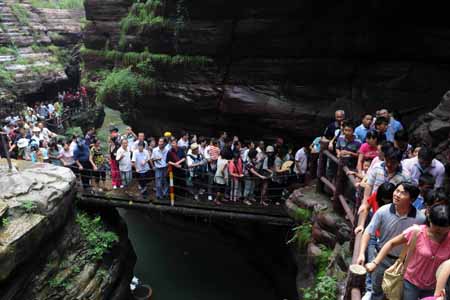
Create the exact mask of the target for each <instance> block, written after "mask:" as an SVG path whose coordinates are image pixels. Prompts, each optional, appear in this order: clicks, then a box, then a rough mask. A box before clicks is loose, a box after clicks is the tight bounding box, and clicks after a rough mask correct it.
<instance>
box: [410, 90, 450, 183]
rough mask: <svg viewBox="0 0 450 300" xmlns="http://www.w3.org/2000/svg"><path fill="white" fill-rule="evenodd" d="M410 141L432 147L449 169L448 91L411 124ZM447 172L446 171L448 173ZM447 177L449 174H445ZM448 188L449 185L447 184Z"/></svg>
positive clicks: (449, 115) (449, 111) (449, 112)
mask: <svg viewBox="0 0 450 300" xmlns="http://www.w3.org/2000/svg"><path fill="white" fill-rule="evenodd" d="M411 132H412V142H413V143H416V144H417V145H420V144H426V145H428V146H431V147H433V149H434V150H435V152H436V154H437V158H438V159H439V160H440V161H441V162H443V163H444V164H445V165H446V168H447V171H448V172H449V171H450V91H447V92H446V93H445V94H444V95H443V96H442V100H441V103H440V104H439V105H438V106H437V107H436V108H435V109H434V110H432V111H431V112H429V113H427V114H424V115H422V116H420V117H419V118H418V119H417V121H416V122H414V124H413V125H412V126H411ZM448 172H447V173H448ZM447 177H449V176H447ZM449 188H450V186H449Z"/></svg>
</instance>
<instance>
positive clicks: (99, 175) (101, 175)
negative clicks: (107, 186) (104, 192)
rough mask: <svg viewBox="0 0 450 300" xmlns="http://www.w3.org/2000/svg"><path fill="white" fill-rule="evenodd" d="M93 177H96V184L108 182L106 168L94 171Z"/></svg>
mask: <svg viewBox="0 0 450 300" xmlns="http://www.w3.org/2000/svg"><path fill="white" fill-rule="evenodd" d="M92 177H94V179H95V182H96V183H99V182H100V180H101V181H106V170H105V168H104V167H100V168H98V169H97V171H92Z"/></svg>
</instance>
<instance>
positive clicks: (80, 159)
mask: <svg viewBox="0 0 450 300" xmlns="http://www.w3.org/2000/svg"><path fill="white" fill-rule="evenodd" d="M73 159H74V160H75V163H76V165H77V166H78V170H79V172H80V177H81V183H82V185H83V188H84V189H88V188H89V187H90V185H89V181H90V178H91V170H92V168H93V166H92V164H91V161H90V153H89V146H88V145H86V144H85V142H84V139H82V138H78V140H77V147H76V149H75V151H74V152H73Z"/></svg>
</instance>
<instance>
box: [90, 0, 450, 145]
mask: <svg viewBox="0 0 450 300" xmlns="http://www.w3.org/2000/svg"><path fill="white" fill-rule="evenodd" d="M132 2H133V1H131V0H109V1H103V0H87V1H86V4H85V8H86V17H87V20H88V24H87V27H86V31H85V38H84V42H85V46H86V48H87V49H89V50H94V51H99V52H100V51H103V50H105V49H108V50H111V49H119V50H120V51H122V52H123V53H132V52H135V53H142V52H143V51H147V52H149V53H152V54H158V55H160V54H163V55H169V56H170V57H172V58H173V56H174V55H179V56H182V57H191V58H192V57H194V56H196V57H198V56H200V57H204V58H207V59H209V60H210V61H209V63H207V64H195V63H194V64H189V63H188V64H183V65H181V66H180V65H179V64H176V63H172V64H171V63H167V64H164V65H159V64H157V63H156V64H154V65H153V66H152V67H153V68H154V74H153V75H152V77H153V78H154V79H155V80H157V81H158V82H159V85H158V87H157V88H156V91H155V92H154V93H150V94H145V95H142V96H141V98H140V100H139V101H137V102H127V101H126V100H119V99H116V98H114V97H111V98H109V99H108V101H107V104H108V105H111V106H113V107H115V108H118V109H120V110H121V111H122V112H124V115H125V116H126V117H127V122H128V123H129V124H131V125H134V126H135V127H138V128H140V129H146V130H147V131H150V132H152V133H153V134H159V133H160V132H162V131H163V130H166V129H174V128H186V129H190V130H195V131H198V132H201V133H204V134H210V133H211V132H212V131H215V130H219V129H223V128H227V129H229V130H230V131H234V132H236V133H238V134H240V135H251V136H257V135H259V136H265V137H273V136H274V135H277V134H282V135H284V136H291V137H298V136H308V137H310V136H314V135H317V134H318V133H320V132H321V131H322V129H323V127H324V123H326V122H327V121H328V120H329V118H330V116H332V114H333V111H334V110H335V109H337V108H344V109H345V110H346V111H348V113H349V115H350V117H354V118H359V115H360V113H362V112H363V111H375V110H376V109H378V108H380V107H389V108H392V109H394V110H399V111H400V112H403V113H404V116H405V117H407V118H406V119H405V121H408V120H411V119H413V118H414V117H415V116H416V115H417V114H418V113H419V112H425V111H428V110H430V109H431V108H432V107H433V106H434V105H436V104H437V103H436V101H435V100H434V99H438V97H439V95H441V94H442V93H443V92H444V91H445V90H446V89H447V87H448V83H447V81H446V78H448V76H449V75H450V67H449V64H448V62H449V58H450V54H449V53H450V52H449V51H448V50H449V46H450V45H449V43H448V38H449V37H450V31H449V26H448V24H446V23H445V21H444V20H445V19H446V17H445V15H443V13H442V12H441V11H440V10H439V8H437V7H433V8H424V7H423V6H415V5H414V4H411V3H410V4H408V5H407V6H406V5H403V4H401V3H392V2H387V1H368V2H360V1H345V2H343V3H341V2H340V3H337V2H333V1H320V2H317V1H282V2H267V1H266V2H261V1H254V0H244V1H235V0H231V1H230V0H227V1H225V0H206V1H205V0H202V1H200V0H193V1H184V0H161V1H155V0H149V1H141V2H146V3H147V4H146V5H147V6H146V7H147V8H146V9H147V11H150V12H151V17H150V18H148V19H147V20H145V21H144V22H140V23H139V22H134V23H132V22H129V23H128V25H127V26H124V24H122V26H121V25H120V22H121V20H123V19H124V18H125V17H126V16H127V14H128V11H129V9H130V7H131V5H132ZM133 9H134V10H135V8H133ZM431 16H432V17H433V18H432V20H433V21H432V22H428V21H425V20H429V19H430V17H431ZM130 24H131V25H130ZM84 59H85V63H86V67H87V69H88V70H89V69H90V70H96V69H98V68H101V67H103V68H104V67H109V68H111V67H112V66H114V65H115V66H120V65H121V63H120V62H118V61H117V60H111V59H105V55H100V54H99V53H97V54H95V53H94V52H90V53H89V54H88V55H85V57H84Z"/></svg>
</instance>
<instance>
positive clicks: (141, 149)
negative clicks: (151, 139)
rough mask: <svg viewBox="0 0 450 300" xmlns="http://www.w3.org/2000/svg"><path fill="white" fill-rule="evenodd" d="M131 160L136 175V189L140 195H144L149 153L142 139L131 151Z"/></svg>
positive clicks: (148, 173)
mask: <svg viewBox="0 0 450 300" xmlns="http://www.w3.org/2000/svg"><path fill="white" fill-rule="evenodd" d="M131 161H132V162H133V166H134V168H135V170H136V173H137V176H138V183H139V185H138V189H139V190H140V191H141V194H142V196H146V195H147V185H148V183H149V177H150V165H149V162H150V154H149V153H148V151H147V150H146V149H145V143H144V141H140V142H139V144H138V149H137V150H135V151H134V152H133V159H132V160H131Z"/></svg>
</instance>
